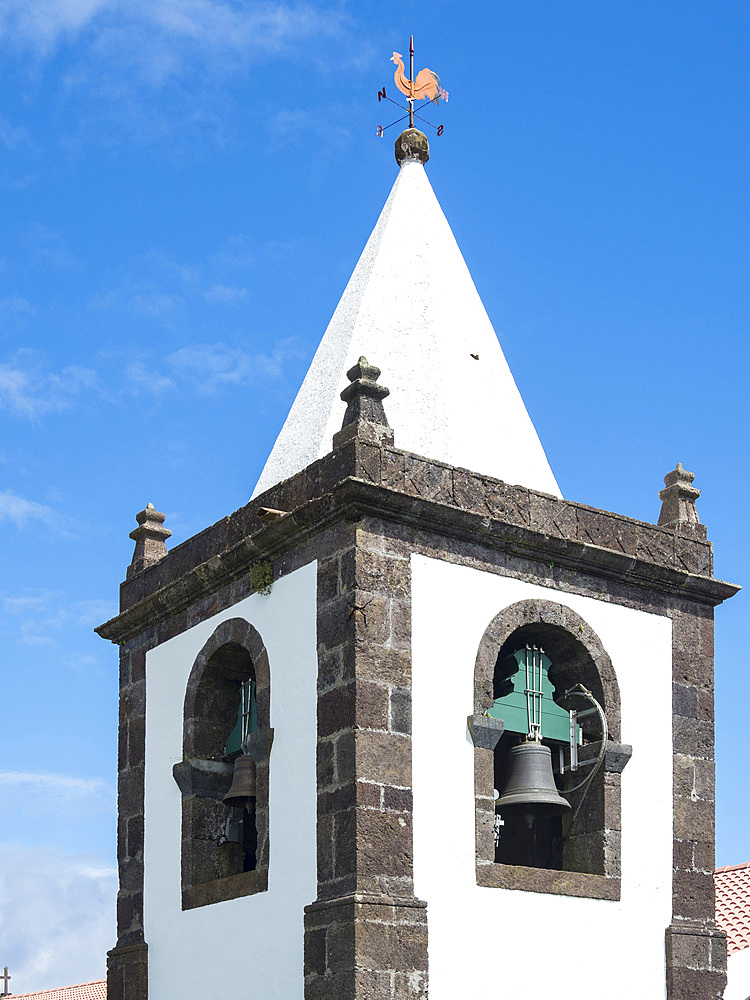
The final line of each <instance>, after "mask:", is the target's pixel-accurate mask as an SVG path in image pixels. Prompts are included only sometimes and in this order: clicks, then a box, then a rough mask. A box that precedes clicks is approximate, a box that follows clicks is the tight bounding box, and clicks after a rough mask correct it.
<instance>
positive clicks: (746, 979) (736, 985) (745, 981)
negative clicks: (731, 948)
mask: <svg viewBox="0 0 750 1000" xmlns="http://www.w3.org/2000/svg"><path fill="white" fill-rule="evenodd" d="M748 997H750V948H743V950H742V951H735V952H733V953H732V954H731V955H730V956H729V958H728V959H727V988H726V989H725V990H724V1000H747V998H748Z"/></svg>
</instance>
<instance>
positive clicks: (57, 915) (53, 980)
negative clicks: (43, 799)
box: [0, 786, 117, 993]
mask: <svg viewBox="0 0 750 1000" xmlns="http://www.w3.org/2000/svg"><path fill="white" fill-rule="evenodd" d="M6 787H7V786H6ZM49 792H50V789H48V790H47V793H48V794H49ZM68 801H69V802H70V803H71V805H73V804H74V803H76V802H80V799H68ZM116 892H117V875H116V870H115V867H114V864H113V863H112V862H111V861H110V859H108V858H107V857H103V856H101V855H98V854H67V853H65V852H63V851H60V850H58V849H56V848H55V847H49V846H45V847H39V848H30V847H25V846H22V845H18V844H11V843H4V844H0V940H1V941H2V942H3V964H6V963H7V964H8V966H9V967H10V969H11V973H12V975H13V979H12V981H11V989H12V990H13V992H14V993H16V992H17V993H22V992H23V993H26V992H30V991H32V990H41V989H48V988H51V987H55V986H61V985H63V984H68V983H80V982H87V981H91V980H93V979H103V978H104V976H105V956H106V952H107V950H108V949H109V948H111V947H112V946H113V944H114V942H115V897H116Z"/></svg>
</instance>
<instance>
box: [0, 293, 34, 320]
mask: <svg viewBox="0 0 750 1000" xmlns="http://www.w3.org/2000/svg"><path fill="white" fill-rule="evenodd" d="M35 312H36V310H35V309H34V307H33V306H32V305H31V303H30V302H29V301H28V299H24V298H23V297H22V296H21V295H6V296H5V297H4V298H2V299H0V316H2V317H4V318H6V319H7V318H8V317H10V316H12V317H16V318H18V317H24V316H31V315H33V314H34V313H35Z"/></svg>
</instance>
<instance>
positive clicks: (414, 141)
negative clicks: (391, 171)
mask: <svg viewBox="0 0 750 1000" xmlns="http://www.w3.org/2000/svg"><path fill="white" fill-rule="evenodd" d="M394 153H395V155H396V163H398V165H399V166H401V165H402V163H404V161H405V160H419V162H420V163H427V161H428V160H429V158H430V144H429V142H428V141H427V136H426V135H425V134H424V132H420V131H419V129H418V128H408V129H406V131H405V132H402V133H401V135H400V136H399V137H398V139H396V146H395V149H394Z"/></svg>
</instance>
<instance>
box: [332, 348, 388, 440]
mask: <svg viewBox="0 0 750 1000" xmlns="http://www.w3.org/2000/svg"><path fill="white" fill-rule="evenodd" d="M346 377H347V378H348V379H349V382H350V383H351V385H348V386H347V387H346V388H345V389H344V391H343V392H342V393H341V398H342V399H343V400H344V402H345V403H346V413H345V414H344V422H343V424H342V425H341V430H340V431H338V432H337V433H336V434H334V435H333V447H334V448H340V447H341V446H342V445H344V444H346V443H347V441H351V440H352V438H355V437H356V438H359V439H360V440H362V441H369V442H371V443H373V444H379V445H383V444H393V431H392V430H391V428H390V427H389V426H388V419H387V417H386V415H385V410H384V409H383V400H384V399H385V397H386V396H388V395H390V390H389V389H386V387H385V386H384V385H379V384H378V378H379V377H380V369H379V368H376V367H375V365H371V364H368V361H367V358H364V357H362V358H360V359H359V361H358V362H357V363H356V365H354V367H353V368H350V369H349V371H348V372H347V373H346Z"/></svg>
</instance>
